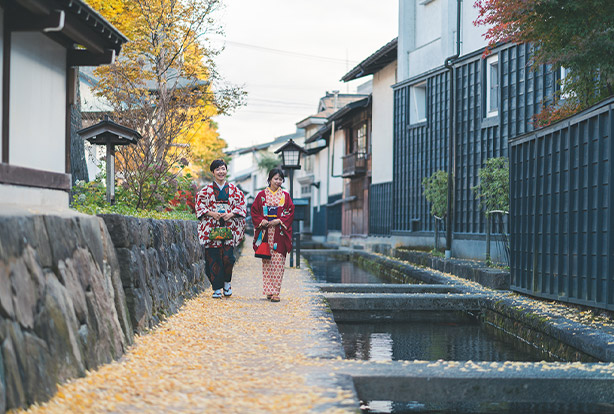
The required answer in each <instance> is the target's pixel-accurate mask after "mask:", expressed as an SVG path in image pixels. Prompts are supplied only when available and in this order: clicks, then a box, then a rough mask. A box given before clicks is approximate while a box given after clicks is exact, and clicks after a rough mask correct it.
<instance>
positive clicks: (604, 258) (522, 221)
mask: <svg viewBox="0 0 614 414" xmlns="http://www.w3.org/2000/svg"><path fill="white" fill-rule="evenodd" d="M613 121H614V99H609V100H608V101H605V102H604V103H602V104H600V105H597V106H595V107H593V108H592V109H590V110H587V111H585V112H583V113H581V114H578V115H576V116H575V117H573V118H570V119H569V120H566V121H563V122H559V123H557V124H555V125H552V126H551V127H548V128H545V129H542V130H539V131H537V132H535V133H532V134H528V135H525V136H523V137H519V138H518V139H515V140H512V141H511V142H510V167H511V168H510V169H511V174H510V184H511V191H510V201H511V211H510V214H511V217H510V218H511V258H512V260H511V266H510V267H511V273H512V288H513V289H514V290H517V291H520V292H525V293H529V294H531V295H535V296H540V297H544V298H549V299H557V300H563V301H568V302H572V303H580V304H585V305H590V306H596V307H602V308H607V309H614V280H613V279H614V249H613V248H614V243H613V242H614V231H613V230H614V228H613V222H612V220H613V218H614V217H613V211H612V209H611V208H610V206H612V205H613V204H612V203H613V202H614V192H613V191H612V190H611V186H610V184H611V183H614V169H613V168H612V162H611V161H612V159H613V156H614V155H613V147H612V135H613V134H614V122H613Z"/></svg>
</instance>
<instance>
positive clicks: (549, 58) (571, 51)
mask: <svg viewBox="0 0 614 414" xmlns="http://www.w3.org/2000/svg"><path fill="white" fill-rule="evenodd" d="M475 7H476V8H477V9H478V13H479V16H478V18H477V20H476V21H475V22H474V24H476V25H484V26H486V27H487V30H486V34H485V38H486V39H487V40H488V42H489V47H490V48H492V47H493V46H494V45H496V44H500V43H504V42H514V43H530V44H532V45H533V46H534V47H533V64H534V65H543V64H547V65H552V66H553V67H555V68H557V67H564V68H565V69H566V71H565V72H567V73H569V75H567V76H566V77H565V79H564V80H563V82H562V85H561V86H562V88H561V89H562V96H565V97H566V99H565V102H564V103H563V104H562V105H561V103H560V102H557V100H558V98H559V97H560V96H559V97H554V98H555V99H554V100H553V104H552V105H550V106H546V107H545V108H544V111H542V113H541V114H540V115H538V116H537V117H536V121H537V124H538V125H544V124H548V123H550V122H552V121H556V120H558V119H561V118H563V117H566V116H568V115H570V114H573V113H575V112H578V111H579V110H582V109H584V108H587V107H588V106H590V105H593V104H594V103H596V102H598V101H600V100H602V99H604V98H606V97H608V96H612V95H614V1H612V0H531V1H528V0H476V2H475Z"/></svg>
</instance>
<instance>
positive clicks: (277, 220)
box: [269, 219, 281, 226]
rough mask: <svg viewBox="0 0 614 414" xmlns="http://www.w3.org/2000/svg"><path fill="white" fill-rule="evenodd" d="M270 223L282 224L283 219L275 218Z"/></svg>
mask: <svg viewBox="0 0 614 414" xmlns="http://www.w3.org/2000/svg"><path fill="white" fill-rule="evenodd" d="M269 224H270V225H271V226H277V225H278V224H281V220H280V219H275V220H273V221H271V222H270V223H269Z"/></svg>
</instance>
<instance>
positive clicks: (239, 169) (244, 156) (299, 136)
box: [226, 129, 305, 197]
mask: <svg viewBox="0 0 614 414" xmlns="http://www.w3.org/2000/svg"><path fill="white" fill-rule="evenodd" d="M304 137H305V132H304V131H303V130H302V129H297V130H296V132H295V133H293V134H288V135H281V136H279V137H277V138H275V139H273V140H272V141H269V142H265V143H263V144H258V145H252V146H249V147H244V148H238V149H235V150H232V151H227V152H226V154H227V155H229V156H230V157H231V159H230V163H229V164H228V179H229V180H230V181H232V182H233V183H234V184H236V185H238V186H239V187H240V188H241V189H242V190H243V192H244V193H245V196H246V197H249V196H252V197H255V196H256V194H257V193H258V191H260V190H262V189H263V188H265V187H266V186H267V181H266V180H267V177H268V171H264V170H261V169H260V167H258V162H259V161H260V158H261V157H263V156H268V157H272V156H275V154H274V151H275V150H277V149H278V148H280V147H281V146H282V145H284V144H285V143H286V142H288V140H290V139H293V140H294V141H295V142H296V143H297V144H299V145H303V140H304ZM280 163H281V159H280ZM284 188H285V189H289V188H290V183H289V182H287V180H286V183H285V184H284ZM294 191H295V192H296V185H295V186H294Z"/></svg>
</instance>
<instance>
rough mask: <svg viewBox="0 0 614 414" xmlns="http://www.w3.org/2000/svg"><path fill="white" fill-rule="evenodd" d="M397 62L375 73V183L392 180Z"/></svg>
mask: <svg viewBox="0 0 614 414" xmlns="http://www.w3.org/2000/svg"><path fill="white" fill-rule="evenodd" d="M396 70H397V64H396V62H394V63H391V64H389V65H388V66H386V67H385V68H383V69H382V70H380V71H378V72H377V73H375V74H374V75H373V105H372V108H373V109H372V118H373V121H372V122H373V124H372V128H371V134H372V135H371V139H372V141H371V157H372V158H371V160H372V161H371V166H372V177H371V180H372V181H371V182H372V183H373V184H378V183H384V182H389V181H392V162H393V160H392V134H393V125H392V123H393V114H394V92H393V90H392V87H391V86H392V85H394V84H395V83H396V74H397V72H396Z"/></svg>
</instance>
